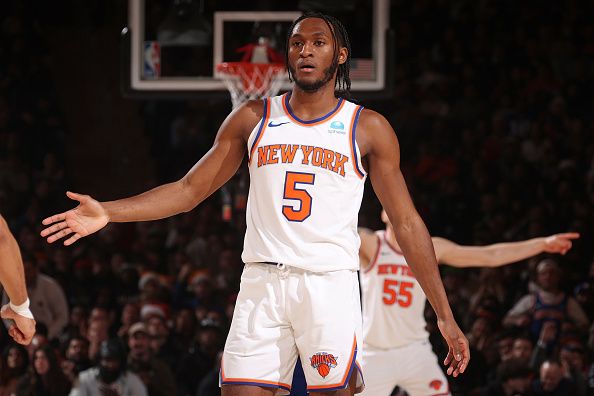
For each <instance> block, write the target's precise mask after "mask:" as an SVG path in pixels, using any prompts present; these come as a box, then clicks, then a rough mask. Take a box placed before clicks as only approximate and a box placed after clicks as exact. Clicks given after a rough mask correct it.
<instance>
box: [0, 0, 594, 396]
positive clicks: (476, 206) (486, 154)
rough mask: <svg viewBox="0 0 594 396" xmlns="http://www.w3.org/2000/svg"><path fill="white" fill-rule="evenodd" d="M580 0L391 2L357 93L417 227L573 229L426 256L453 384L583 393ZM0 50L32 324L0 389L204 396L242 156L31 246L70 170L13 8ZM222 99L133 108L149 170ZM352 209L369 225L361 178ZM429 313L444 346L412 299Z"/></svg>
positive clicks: (593, 44) (1, 369)
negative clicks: (393, 154)
mask: <svg viewBox="0 0 594 396" xmlns="http://www.w3.org/2000/svg"><path fill="white" fill-rule="evenodd" d="M593 11H594V10H593V5H592V4H591V3H589V2H585V1H578V0H574V1H567V2H552V3H549V4H548V6H547V7H542V6H540V5H539V3H538V2H531V1H528V2H513V1H480V2H473V1H463V0H459V1H453V2H450V1H440V0H434V1H429V0H418V1H415V2H408V1H405V0H392V6H391V25H392V27H393V28H394V30H395V32H396V37H397V40H396V49H395V50H396V58H397V66H396V70H394V71H393V73H394V79H395V86H394V95H393V97H392V98H391V99H389V100H384V101H379V100H378V101H369V102H364V103H363V104H364V105H367V106H369V107H371V108H374V109H376V110H378V111H380V112H381V113H382V114H384V115H385V116H386V117H387V118H388V119H389V120H390V121H391V123H392V125H393V126H394V127H395V129H396V131H397V133H398V137H399V139H400V143H401V151H402V167H403V170H404V172H405V176H406V179H407V182H408V184H409V187H410V189H411V192H412V195H413V197H414V199H415V202H416V204H417V207H418V209H419V211H420V212H421V214H422V216H423V217H424V219H425V220H426V222H427V224H428V227H429V229H430V232H431V233H432V235H436V236H444V237H447V238H449V239H452V240H455V241H457V242H459V243H465V244H487V243H494V242H499V241H509V240H520V239H528V238H531V237H536V236H543V235H548V234H551V233H556V232H562V231H569V230H570V231H577V232H580V233H581V235H582V237H581V239H580V240H578V241H577V242H576V243H575V245H574V248H573V249H572V250H571V251H570V252H568V254H567V255H565V256H558V257H557V256H556V257H547V256H539V257H536V258H534V259H531V260H527V261H526V262H522V263H518V264H513V265H509V266H506V267H503V268H498V269H483V270H480V269H479V270H455V269H451V268H447V267H446V268H445V269H443V271H442V275H443V280H444V284H445V286H446V290H447V293H448V297H449V299H450V303H451V305H452V307H453V309H454V312H455V315H456V317H457V319H458V321H459V323H461V325H462V327H463V329H464V330H465V331H466V333H467V336H468V338H469V340H470V344H471V348H472V351H471V352H472V360H471V365H470V367H469V371H468V372H467V373H466V374H465V375H463V376H461V377H459V378H457V379H453V380H452V381H451V389H452V392H453V394H456V395H481V394H482V395H514V394H524V395H592V394H594V365H593V364H592V362H593V361H594V327H593V326H592V322H593V320H594V252H593V251H592V248H591V247H592V246H594V241H593V237H592V235H593V234H592V224H594V212H593V208H594V139H593V138H592V136H594V99H593V98H594V97H593V96H592V95H591V94H590V93H591V92H592V90H593V89H594V75H593V74H594V26H593V25H592V23H591V20H592V15H594V13H593ZM347 28H348V26H347ZM0 59H1V61H0V211H1V212H2V214H3V215H4V216H5V217H6V218H7V220H8V221H9V224H10V226H11V229H12V230H13V231H14V233H15V236H16V237H17V239H18V241H19V244H20V246H21V249H22V251H23V259H24V263H25V271H26V278H27V284H28V290H29V296H30V299H31V303H32V305H31V310H32V311H33V313H34V315H35V317H36V319H37V321H38V329H37V335H36V336H35V338H34V340H33V342H32V344H31V345H30V346H28V347H27V348H24V347H21V346H18V345H16V344H14V343H11V342H10V339H9V338H8V336H7V334H6V331H5V330H4V329H2V333H0V348H1V349H2V351H3V352H2V356H1V360H0V396H4V395H13V394H15V395H66V394H69V393H70V392H72V394H74V395H95V394H100V393H99V392H103V394H115V393H109V392H115V391H114V389H116V390H117V392H119V394H121V395H124V394H134V395H143V394H148V395H180V396H186V395H191V396H205V395H215V394H218V393H217V392H218V367H219V366H218V365H219V361H220V353H221V350H222V347H223V344H224V340H225V336H226V332H227V329H228V326H229V321H230V318H231V316H232V312H233V308H234V302H235V297H236V293H237V292H238V287H239V278H240V276H241V271H242V262H241V259H240V253H241V249H242V243H243V231H244V229H245V222H244V219H243V215H244V213H243V210H244V208H245V199H246V189H247V184H248V183H249V182H248V180H247V179H248V178H247V175H246V170H245V167H244V168H242V170H241V171H240V172H239V174H238V175H237V176H236V177H234V178H233V180H232V181H231V182H230V183H229V184H228V185H227V186H226V188H225V189H223V190H222V192H221V193H218V194H216V195H215V196H213V197H211V198H210V199H208V200H207V201H206V202H204V204H202V205H201V206H200V207H198V208H197V209H195V210H194V211H192V212H190V213H187V214H183V215H180V216H177V217H175V218H171V219H168V220H164V221H158V222H149V223H137V224H124V225H110V226H108V227H107V228H106V229H104V230H103V231H101V232H100V233H98V234H96V235H95V236H93V237H90V238H85V239H84V240H81V241H79V242H77V243H76V244H75V245H73V246H72V247H68V248H65V247H63V246H61V244H55V245H48V244H47V243H46V242H45V241H43V240H42V238H41V237H40V236H39V231H40V229H41V220H42V219H43V218H44V217H45V216H47V215H49V214H53V213H56V212H58V211H61V210H62V209H64V208H67V207H68V205H70V203H68V202H66V199H65V198H64V191H65V190H66V189H67V188H75V187H76V186H70V185H69V183H68V173H69V172H74V171H75V170H74V169H68V168H66V165H65V164H66V161H65V153H64V147H65V139H66V135H67V130H66V127H65V125H66V122H65V120H64V119H63V117H62V116H61V112H60V108H59V106H57V104H56V103H57V102H58V101H57V100H56V97H55V95H56V89H55V87H54V86H52V82H51V77H50V72H49V69H48V64H49V63H50V62H51V61H52V59H51V54H49V53H48V51H47V48H46V47H45V46H44V40H43V32H42V28H41V27H40V25H38V24H36V23H35V21H34V20H31V19H27V18H25V17H24V16H23V14H22V13H20V11H19V9H13V10H11V12H8V13H6V14H3V17H2V18H1V19H0ZM354 96H355V98H356V93H355V95H354ZM228 108H229V107H228V104H226V103H225V104H220V103H208V102H206V103H205V102H146V103H145V104H144V106H143V114H142V116H143V117H144V120H145V126H146V133H147V136H149V137H150V139H152V141H153V144H154V147H155V148H158V150H155V161H156V163H157V164H158V168H159V169H161V171H160V174H159V175H158V177H159V178H160V179H161V180H160V181H169V180H171V178H173V177H177V176H179V175H181V174H183V173H184V172H185V171H186V170H187V169H188V168H189V166H191V164H192V163H193V162H194V161H196V160H197V159H198V158H199V157H200V156H201V155H202V154H203V153H204V152H205V151H206V150H207V149H208V147H209V145H210V143H211V142H212V138H213V136H214V133H215V132H216V129H217V127H218V124H219V123H220V121H221V120H222V119H224V117H225V115H226V111H228ZM205 109H208V110H205ZM157 152H158V155H157ZM369 187H370V186H369ZM360 224H361V225H362V226H368V227H372V228H379V227H381V223H380V222H379V204H378V202H377V200H376V199H375V198H374V196H373V192H372V189H371V188H368V189H367V192H366V196H365V199H364V203H363V207H362V211H361V217H360ZM427 318H428V324H429V325H428V326H429V330H430V332H431V334H432V343H433V346H434V348H435V350H436V351H437V352H438V355H439V356H442V357H443V356H445V353H444V345H443V344H442V342H441V340H440V337H439V332H438V330H437V326H436V325H435V319H434V317H433V314H432V311H431V310H429V309H428V310H427ZM108 390H109V391H108Z"/></svg>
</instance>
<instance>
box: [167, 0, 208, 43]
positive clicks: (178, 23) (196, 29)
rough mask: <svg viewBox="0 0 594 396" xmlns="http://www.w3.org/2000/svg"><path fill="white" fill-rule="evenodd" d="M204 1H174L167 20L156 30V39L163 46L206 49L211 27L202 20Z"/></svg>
mask: <svg viewBox="0 0 594 396" xmlns="http://www.w3.org/2000/svg"><path fill="white" fill-rule="evenodd" d="M203 11H204V0H200V2H199V4H197V3H196V2H195V1H194V0H174V1H173V3H172V4H171V7H170V9H169V13H168V15H167V18H165V20H164V21H163V23H161V25H159V27H158V29H157V39H158V41H159V44H160V45H161V46H162V47H163V46H171V47H173V46H196V47H206V46H208V45H210V43H211V41H212V37H211V36H212V26H211V24H210V23H209V22H208V21H207V20H206V19H205V18H204V16H203Z"/></svg>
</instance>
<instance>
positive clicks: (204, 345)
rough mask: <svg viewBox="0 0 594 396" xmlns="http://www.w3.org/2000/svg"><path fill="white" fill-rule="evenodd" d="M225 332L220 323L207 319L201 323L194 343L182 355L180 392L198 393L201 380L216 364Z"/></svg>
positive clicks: (179, 370) (179, 380) (178, 376)
mask: <svg viewBox="0 0 594 396" xmlns="http://www.w3.org/2000/svg"><path fill="white" fill-rule="evenodd" d="M223 343H224V333H223V329H222V328H221V326H220V324H219V323H216V322H214V321H212V320H209V319H205V320H204V321H202V322H201V323H200V327H199V330H198V333H197V335H196V339H195V342H194V345H193V346H192V347H190V349H189V350H188V351H187V352H186V354H185V355H184V356H182V357H181V361H180V363H179V365H178V369H177V383H178V387H179V394H180V395H182V396H186V395H191V396H193V395H196V391H197V389H198V385H199V382H200V380H201V379H202V378H204V376H206V375H207V374H208V372H209V371H210V370H211V368H212V367H213V366H215V365H216V359H217V354H218V353H219V352H220V351H221V350H222V348H223Z"/></svg>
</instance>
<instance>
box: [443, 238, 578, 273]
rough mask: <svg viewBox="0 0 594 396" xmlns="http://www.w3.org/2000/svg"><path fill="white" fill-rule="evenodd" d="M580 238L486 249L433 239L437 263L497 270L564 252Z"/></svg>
mask: <svg viewBox="0 0 594 396" xmlns="http://www.w3.org/2000/svg"><path fill="white" fill-rule="evenodd" d="M579 237H580V234H578V233H576V232H566V233H561V234H555V235H551V236H548V237H541V238H533V239H529V240H526V241H519V242H506V243H496V244H493V245H488V246H462V245H458V244H456V243H454V242H452V241H450V240H448V239H445V238H437V237H434V238H432V239H433V245H434V246H435V255H436V256H437V261H438V262H439V263H443V264H449V265H451V266H454V267H499V266H501V265H505V264H510V263H515V262H517V261H520V260H524V259H527V258H529V257H532V256H535V255H537V254H540V253H558V254H563V255H564V254H565V253H567V252H568V251H569V250H570V249H571V246H572V240H574V239H577V238H579Z"/></svg>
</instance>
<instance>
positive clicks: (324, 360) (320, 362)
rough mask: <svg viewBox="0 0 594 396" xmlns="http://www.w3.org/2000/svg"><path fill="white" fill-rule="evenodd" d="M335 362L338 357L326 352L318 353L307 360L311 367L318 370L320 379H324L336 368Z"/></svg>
mask: <svg viewBox="0 0 594 396" xmlns="http://www.w3.org/2000/svg"><path fill="white" fill-rule="evenodd" d="M336 360H338V357H336V356H334V355H332V354H330V353H326V352H318V353H316V354H315V355H313V356H312V357H310V358H309V362H310V364H311V367H313V368H315V369H316V370H318V374H320V375H321V376H322V378H326V376H327V375H328V374H329V373H330V369H331V368H334V367H336V365H337V364H338V363H337V362H336Z"/></svg>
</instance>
